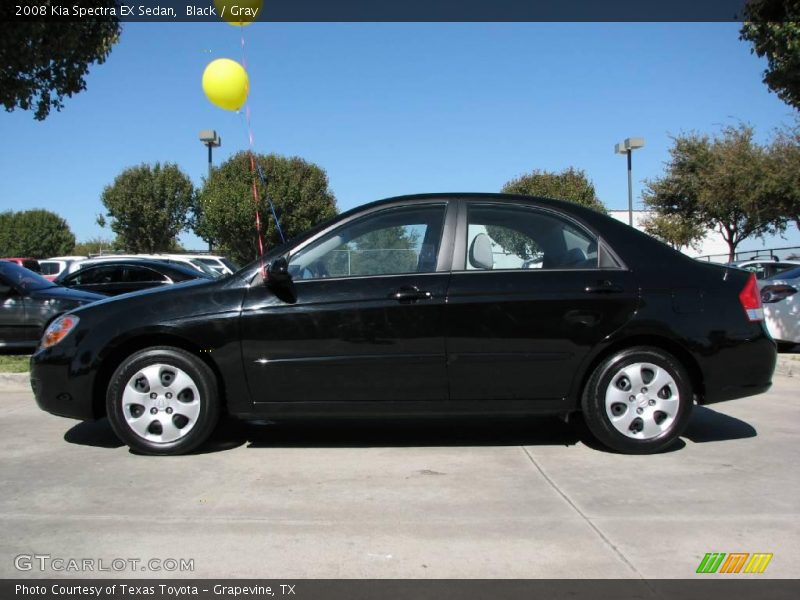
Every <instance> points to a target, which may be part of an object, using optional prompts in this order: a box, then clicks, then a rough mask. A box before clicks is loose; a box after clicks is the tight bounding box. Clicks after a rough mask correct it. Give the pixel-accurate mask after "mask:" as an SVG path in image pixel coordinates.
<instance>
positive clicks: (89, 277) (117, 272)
mask: <svg viewBox="0 0 800 600" xmlns="http://www.w3.org/2000/svg"><path fill="white" fill-rule="evenodd" d="M122 276H123V273H122V267H108V266H107V267H89V268H87V269H81V270H80V271H78V272H77V273H75V274H74V275H71V276H69V277H67V279H66V280H65V281H64V283H66V284H67V285H99V284H104V283H118V282H120V281H122Z"/></svg>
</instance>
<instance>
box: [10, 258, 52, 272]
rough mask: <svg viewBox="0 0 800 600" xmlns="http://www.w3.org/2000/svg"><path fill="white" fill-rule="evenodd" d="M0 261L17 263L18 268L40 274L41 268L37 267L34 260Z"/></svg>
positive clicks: (36, 261)
mask: <svg viewBox="0 0 800 600" xmlns="http://www.w3.org/2000/svg"><path fill="white" fill-rule="evenodd" d="M0 260H6V261H8V262H13V263H17V264H18V265H19V266H20V267H25V268H26V269H28V270H30V271H33V272H34V273H41V272H42V268H41V267H40V266H39V261H38V260H36V259H35V258H0Z"/></svg>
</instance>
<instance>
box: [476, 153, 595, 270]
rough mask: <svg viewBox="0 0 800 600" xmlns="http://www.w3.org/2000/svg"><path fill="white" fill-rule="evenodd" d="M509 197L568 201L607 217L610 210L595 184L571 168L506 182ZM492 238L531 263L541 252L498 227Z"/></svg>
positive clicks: (491, 232)
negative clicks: (512, 195) (518, 196)
mask: <svg viewBox="0 0 800 600" xmlns="http://www.w3.org/2000/svg"><path fill="white" fill-rule="evenodd" d="M501 191H502V192H503V193H505V194H524V195H526V196H539V197H541V198H554V199H556V200H566V201H568V202H574V203H576V204H580V205H582V206H586V207H588V208H591V209H593V210H596V211H598V212H601V213H604V214H606V213H607V212H608V211H607V210H606V207H605V206H604V205H603V203H602V202H601V201H600V199H599V198H598V197H597V193H596V192H595V190H594V184H593V183H592V182H591V181H590V180H589V178H588V177H587V176H586V173H585V172H584V171H583V170H581V169H575V168H574V167H570V168H568V169H564V170H563V171H561V172H560V173H554V172H551V171H543V170H539V169H536V170H534V171H532V172H530V173H527V174H525V175H521V176H520V177H517V178H516V179H512V180H511V181H508V182H506V184H505V185H504V186H503V189H502V190H501ZM487 232H488V233H489V236H490V237H491V238H492V239H493V240H494V241H495V242H496V243H498V244H499V245H500V246H502V248H503V249H504V250H505V251H507V252H513V253H514V254H516V255H517V256H519V257H521V258H523V259H526V260H529V259H531V258H533V257H534V256H536V255H537V254H538V253H539V252H540V249H539V248H538V247H537V246H536V245H535V244H533V242H532V240H531V239H530V238H529V237H528V236H525V235H521V234H520V233H518V232H516V231H514V230H513V229H509V228H508V227H501V226H498V225H490V226H488V227H487Z"/></svg>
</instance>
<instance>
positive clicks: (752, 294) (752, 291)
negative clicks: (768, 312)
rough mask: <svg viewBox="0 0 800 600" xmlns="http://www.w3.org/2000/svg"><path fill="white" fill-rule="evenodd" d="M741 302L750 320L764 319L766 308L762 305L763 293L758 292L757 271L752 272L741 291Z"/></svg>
mask: <svg viewBox="0 0 800 600" xmlns="http://www.w3.org/2000/svg"><path fill="white" fill-rule="evenodd" d="M739 302H741V304H742V308H743V309H744V312H745V313H746V314H747V318H748V319H749V320H750V321H763V320H764V309H763V308H762V307H761V294H759V293H758V284H757V283H756V274H755V273H750V277H748V278H747V283H746V284H745V285H744V289H742V291H741V292H739Z"/></svg>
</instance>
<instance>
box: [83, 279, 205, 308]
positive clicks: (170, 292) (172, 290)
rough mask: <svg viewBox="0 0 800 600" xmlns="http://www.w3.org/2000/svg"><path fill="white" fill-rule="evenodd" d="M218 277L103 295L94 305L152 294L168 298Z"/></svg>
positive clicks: (136, 299) (144, 298) (151, 296)
mask: <svg viewBox="0 0 800 600" xmlns="http://www.w3.org/2000/svg"><path fill="white" fill-rule="evenodd" d="M219 281H220V280H219V279H204V278H198V279H190V280H189V281H182V282H181V283H175V284H172V285H166V286H163V287H154V288H147V289H144V290H139V291H136V292H129V293H127V294H119V295H118V296H103V297H102V298H103V299H102V300H101V301H100V302H96V303H95V304H94V306H108V307H112V306H122V305H123V304H129V303H131V302H139V301H148V299H152V300H155V299H156V298H154V296H157V297H158V298H159V299H161V298H164V299H166V298H169V297H172V296H177V297H179V296H181V295H182V294H183V293H185V292H186V290H189V289H191V290H194V288H197V287H199V286H209V285H213V284H215V283H218V282H219Z"/></svg>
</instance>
